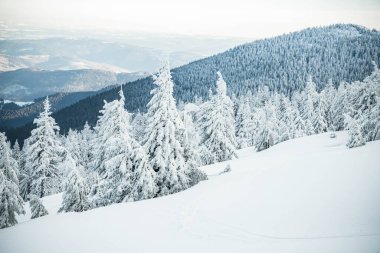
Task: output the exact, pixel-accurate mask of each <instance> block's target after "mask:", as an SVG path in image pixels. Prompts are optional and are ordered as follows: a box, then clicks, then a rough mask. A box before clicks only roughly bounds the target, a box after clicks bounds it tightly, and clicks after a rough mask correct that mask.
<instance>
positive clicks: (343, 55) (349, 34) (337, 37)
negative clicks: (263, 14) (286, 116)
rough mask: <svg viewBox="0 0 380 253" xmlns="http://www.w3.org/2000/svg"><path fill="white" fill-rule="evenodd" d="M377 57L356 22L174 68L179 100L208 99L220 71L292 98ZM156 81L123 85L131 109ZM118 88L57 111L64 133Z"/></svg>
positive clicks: (376, 41)
mask: <svg viewBox="0 0 380 253" xmlns="http://www.w3.org/2000/svg"><path fill="white" fill-rule="evenodd" d="M372 61H375V62H376V63H377V64H379V62H380V33H379V32H378V31H376V30H369V29H366V28H364V27H361V26H356V25H332V26H328V27H319V28H309V29H305V30H302V31H300V32H294V33H290V34H285V35H282V36H278V37H274V38H270V39H263V40H257V41H254V42H252V43H247V44H243V45H241V46H238V47H235V48H232V49H230V50H228V51H226V52H223V53H220V54H217V55H215V56H211V57H208V58H205V59H202V60H198V61H195V62H192V63H190V64H187V65H184V66H182V67H178V68H174V69H173V70H172V76H173V80H174V82H175V88H174V89H175V90H174V95H175V97H176V99H177V101H178V100H183V101H191V100H193V99H194V98H195V97H196V96H197V97H202V98H206V97H207V94H208V91H209V89H214V86H215V80H216V74H215V73H216V71H218V70H220V71H221V72H222V74H223V76H224V78H225V80H226V82H227V84H228V92H229V94H232V93H234V94H236V95H237V96H239V95H240V94H245V93H246V92H247V91H248V90H251V91H252V92H256V91H257V88H258V87H260V86H264V85H266V86H268V87H269V89H270V90H271V91H277V92H281V93H284V94H287V95H289V96H291V95H292V93H293V92H294V91H297V90H302V89H303V88H304V86H305V83H306V79H307V76H308V75H312V76H313V79H314V81H315V82H316V84H317V87H318V88H319V89H321V88H322V87H324V85H325V84H326V83H327V82H328V79H330V78H331V79H332V80H333V82H334V84H335V85H338V83H339V82H340V81H347V82H352V81H354V80H362V79H363V78H364V77H366V76H367V75H369V74H370V73H371V71H372V68H373V66H372ZM152 88H153V81H152V79H151V78H150V77H147V78H143V79H140V80H137V81H134V82H131V83H128V84H127V85H125V86H124V93H125V96H126V108H127V109H128V110H129V111H132V112H133V111H136V110H142V111H144V110H145V106H146V103H147V102H148V101H149V98H150V94H149V92H150V90H151V89H152ZM117 92H118V88H114V89H110V90H107V91H104V92H102V93H98V94H96V95H93V96H91V97H87V98H85V99H83V100H80V101H78V102H77V103H75V104H72V105H70V106H69V107H66V108H63V109H62V110H59V111H57V112H55V113H54V115H53V116H54V117H55V118H56V121H57V122H58V124H59V125H60V127H61V131H62V132H66V131H67V130H68V129H69V128H81V127H82V126H83V124H84V123H85V121H88V122H89V123H90V124H92V125H93V124H95V122H96V120H97V116H98V113H99V110H100V109H101V108H102V106H103V100H107V101H111V100H113V99H116V98H117ZM32 127H33V126H32V124H28V125H26V126H24V127H22V128H18V129H7V134H8V137H9V138H10V139H12V140H14V139H16V138H20V139H23V138H25V137H27V136H28V133H29V132H30V130H31V129H32Z"/></svg>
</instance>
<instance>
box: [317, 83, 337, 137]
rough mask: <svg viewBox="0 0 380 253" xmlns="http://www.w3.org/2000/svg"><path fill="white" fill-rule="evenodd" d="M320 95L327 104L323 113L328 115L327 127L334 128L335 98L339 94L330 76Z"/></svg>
mask: <svg viewBox="0 0 380 253" xmlns="http://www.w3.org/2000/svg"><path fill="white" fill-rule="evenodd" d="M320 96H321V97H322V100H323V102H324V105H325V112H324V113H323V114H324V115H325V117H326V125H327V129H329V130H333V129H334V127H333V108H332V107H333V104H334V99H335V98H336V96H337V91H336V89H335V87H334V84H333V82H332V79H331V78H330V79H329V81H328V83H327V85H326V86H325V88H324V89H323V90H322V91H321V94H320Z"/></svg>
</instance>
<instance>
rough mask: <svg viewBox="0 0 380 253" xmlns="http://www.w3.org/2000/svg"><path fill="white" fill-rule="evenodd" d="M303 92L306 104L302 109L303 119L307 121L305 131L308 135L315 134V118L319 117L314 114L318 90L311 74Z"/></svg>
mask: <svg viewBox="0 0 380 253" xmlns="http://www.w3.org/2000/svg"><path fill="white" fill-rule="evenodd" d="M302 93H303V95H302V96H303V98H304V106H303V110H302V111H301V115H302V118H303V120H304V121H305V132H306V134H307V135H312V134H315V129H314V122H313V119H314V118H317V119H319V118H318V117H316V116H314V114H315V107H316V105H317V104H318V92H317V91H316V88H315V83H314V82H313V79H312V77H311V76H308V79H307V82H306V87H305V90H304V92H302Z"/></svg>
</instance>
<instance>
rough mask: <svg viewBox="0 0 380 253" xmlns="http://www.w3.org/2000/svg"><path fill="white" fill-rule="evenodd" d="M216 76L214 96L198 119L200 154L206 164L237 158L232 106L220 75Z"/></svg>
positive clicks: (205, 105)
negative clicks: (201, 149) (201, 147)
mask: <svg viewBox="0 0 380 253" xmlns="http://www.w3.org/2000/svg"><path fill="white" fill-rule="evenodd" d="M217 75H218V79H217V82H216V94H215V95H212V96H211V98H210V101H208V102H206V103H205V104H204V106H203V108H202V112H201V116H200V119H199V127H200V128H201V129H202V136H201V144H202V145H203V151H202V153H203V154H204V155H206V158H205V159H204V160H205V162H206V164H211V163H216V162H221V161H226V160H230V159H232V158H233V157H237V153H236V146H237V143H236V137H235V119H234V109H233V106H234V105H233V103H232V101H231V99H230V98H229V97H228V96H227V85H226V82H225V81H224V79H223V77H222V74H221V73H220V72H217Z"/></svg>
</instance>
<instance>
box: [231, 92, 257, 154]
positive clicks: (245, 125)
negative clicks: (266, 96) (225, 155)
mask: <svg viewBox="0 0 380 253" xmlns="http://www.w3.org/2000/svg"><path fill="white" fill-rule="evenodd" d="M249 99H250V97H249V94H247V96H244V97H241V99H240V101H239V106H238V110H237V114H236V142H237V143H238V146H239V148H246V147H252V146H253V145H254V138H255V132H256V130H257V129H255V125H254V121H253V119H252V117H253V113H252V111H251V107H250V101H249Z"/></svg>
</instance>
